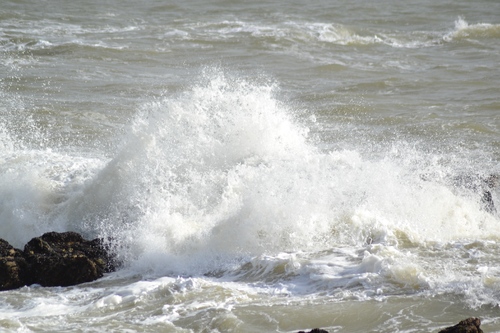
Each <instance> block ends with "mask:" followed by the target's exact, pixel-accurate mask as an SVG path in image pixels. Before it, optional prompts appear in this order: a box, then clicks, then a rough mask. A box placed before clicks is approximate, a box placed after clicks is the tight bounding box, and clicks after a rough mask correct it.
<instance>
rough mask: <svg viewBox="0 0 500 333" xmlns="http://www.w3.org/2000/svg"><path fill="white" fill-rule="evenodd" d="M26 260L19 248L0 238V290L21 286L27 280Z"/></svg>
mask: <svg viewBox="0 0 500 333" xmlns="http://www.w3.org/2000/svg"><path fill="white" fill-rule="evenodd" d="M29 275H30V274H29V268H28V262H27V261H26V259H25V258H24V253H23V252H22V251H21V250H18V249H15V248H13V247H12V246H11V245H10V244H9V243H7V242H6V241H4V240H3V239H0V290H7V289H15V288H19V287H22V286H24V285H26V284H30V283H27V282H28V280H29Z"/></svg>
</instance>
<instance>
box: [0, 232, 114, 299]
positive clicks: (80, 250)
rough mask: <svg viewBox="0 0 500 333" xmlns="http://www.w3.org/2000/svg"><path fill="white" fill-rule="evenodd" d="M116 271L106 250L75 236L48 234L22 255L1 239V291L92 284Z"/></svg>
mask: <svg viewBox="0 0 500 333" xmlns="http://www.w3.org/2000/svg"><path fill="white" fill-rule="evenodd" d="M114 269H115V265H114V260H113V257H112V256H111V254H110V251H109V248H106V246H105V245H104V244H103V242H102V241H101V240H99V239H94V240H92V241H87V240H85V239H83V237H82V236H81V235H79V234H77V233H75V232H63V233H57V232H49V233H46V234H44V235H43V236H41V237H36V238H33V239H32V240H30V241H29V242H28V244H26V245H25V247H24V251H21V250H18V249H15V248H13V247H12V246H11V245H10V244H9V243H7V242H6V241H4V240H2V239H0V291H1V290H10V289H15V288H19V287H22V286H24V285H31V284H34V283H37V284H40V285H42V286H71V285H75V284H79V283H83V282H90V281H94V280H96V279H98V278H100V277H102V276H103V275H104V273H108V272H111V271H113V270H114Z"/></svg>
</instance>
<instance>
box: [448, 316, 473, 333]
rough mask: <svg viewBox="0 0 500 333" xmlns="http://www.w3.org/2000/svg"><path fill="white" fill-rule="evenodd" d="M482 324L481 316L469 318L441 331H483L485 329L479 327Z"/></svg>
mask: <svg viewBox="0 0 500 333" xmlns="http://www.w3.org/2000/svg"><path fill="white" fill-rule="evenodd" d="M480 325H481V320H480V319H479V318H467V319H465V320H462V321H461V322H459V323H458V324H456V325H455V326H451V327H447V328H445V329H442V330H441V331H439V333H483V330H482V329H480V328H479V326H480Z"/></svg>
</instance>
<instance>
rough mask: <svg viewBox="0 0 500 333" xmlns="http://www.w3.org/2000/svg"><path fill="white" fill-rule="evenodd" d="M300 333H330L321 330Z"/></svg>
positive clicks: (315, 329)
mask: <svg viewBox="0 0 500 333" xmlns="http://www.w3.org/2000/svg"><path fill="white" fill-rule="evenodd" d="M299 333H328V331H325V330H322V329H321V328H314V329H312V330H311V331H309V332H304V331H300V332H299Z"/></svg>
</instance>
